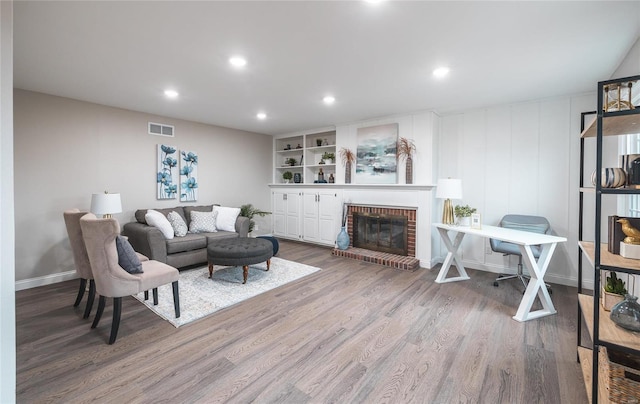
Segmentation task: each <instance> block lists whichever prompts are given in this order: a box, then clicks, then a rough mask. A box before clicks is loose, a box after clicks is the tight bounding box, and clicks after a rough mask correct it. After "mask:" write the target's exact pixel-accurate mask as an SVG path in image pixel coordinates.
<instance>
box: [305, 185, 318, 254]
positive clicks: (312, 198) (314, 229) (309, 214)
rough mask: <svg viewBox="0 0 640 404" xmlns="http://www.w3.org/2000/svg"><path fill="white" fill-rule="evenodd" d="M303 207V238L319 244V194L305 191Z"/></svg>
mask: <svg viewBox="0 0 640 404" xmlns="http://www.w3.org/2000/svg"><path fill="white" fill-rule="evenodd" d="M302 205H303V208H302V209H303V210H302V212H303V214H302V216H303V219H302V223H303V225H302V229H303V230H302V238H303V239H304V240H305V241H312V242H318V241H320V234H319V224H318V193H317V192H313V191H305V192H304V193H303V197H302Z"/></svg>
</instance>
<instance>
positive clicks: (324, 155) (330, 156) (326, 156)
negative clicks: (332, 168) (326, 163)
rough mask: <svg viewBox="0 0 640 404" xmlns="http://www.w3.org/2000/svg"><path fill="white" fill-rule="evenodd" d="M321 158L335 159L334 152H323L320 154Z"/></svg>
mask: <svg viewBox="0 0 640 404" xmlns="http://www.w3.org/2000/svg"><path fill="white" fill-rule="evenodd" d="M322 159H323V160H335V159H336V154H335V153H330V152H325V153H324V154H323V155H322Z"/></svg>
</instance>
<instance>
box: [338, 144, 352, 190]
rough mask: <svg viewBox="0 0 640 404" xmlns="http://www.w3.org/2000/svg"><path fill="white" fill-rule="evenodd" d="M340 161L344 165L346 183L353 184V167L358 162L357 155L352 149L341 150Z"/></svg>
mask: <svg viewBox="0 0 640 404" xmlns="http://www.w3.org/2000/svg"><path fill="white" fill-rule="evenodd" d="M339 153H340V159H341V160H342V163H343V164H344V183H345V184H351V165H352V164H353V163H355V162H356V154H355V153H354V152H352V151H351V150H350V149H347V148H344V147H343V148H342V149H340V152H339Z"/></svg>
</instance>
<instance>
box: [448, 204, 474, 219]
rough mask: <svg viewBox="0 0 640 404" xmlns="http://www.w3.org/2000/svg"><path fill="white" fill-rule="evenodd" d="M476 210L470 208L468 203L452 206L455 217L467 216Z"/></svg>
mask: <svg viewBox="0 0 640 404" xmlns="http://www.w3.org/2000/svg"><path fill="white" fill-rule="evenodd" d="M476 210H477V209H476V208H471V207H469V205H465V206H462V205H456V207H455V208H453V212H454V213H455V214H456V217H469V216H471V214H472V213H476Z"/></svg>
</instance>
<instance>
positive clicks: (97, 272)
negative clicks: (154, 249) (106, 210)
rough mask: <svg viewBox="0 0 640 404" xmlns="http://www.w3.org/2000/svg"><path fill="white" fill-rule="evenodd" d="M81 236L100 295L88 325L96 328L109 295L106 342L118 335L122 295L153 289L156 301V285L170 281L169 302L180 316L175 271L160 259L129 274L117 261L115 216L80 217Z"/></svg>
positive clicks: (113, 339)
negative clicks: (110, 314)
mask: <svg viewBox="0 0 640 404" xmlns="http://www.w3.org/2000/svg"><path fill="white" fill-rule="evenodd" d="M80 227H81V228H82V236H83V238H84V242H85V245H86V247H87V254H88V256H89V262H90V263H91V269H92V272H93V277H94V279H95V284H96V290H97V291H98V294H99V295H100V299H99V300H98V311H97V313H96V317H95V319H94V321H93V324H92V325H91V328H96V327H97V325H98V322H99V321H100V317H102V313H103V311H104V306H105V301H106V298H107V297H112V298H113V322H112V323H111V335H110V337H109V344H113V343H114V342H115V340H116V337H117V336H118V327H119V325H120V315H121V312H122V297H124V296H129V295H134V294H137V293H140V292H145V291H148V290H150V289H151V290H153V297H154V304H157V295H158V286H161V285H164V284H167V283H172V286H173V303H174V309H175V315H176V318H178V317H180V299H179V294H178V278H179V274H178V270H177V269H176V268H173V267H171V266H169V265H167V264H164V263H162V262H158V261H154V260H149V261H142V262H141V263H142V270H143V273H141V274H130V273H128V272H127V271H125V270H124V269H123V268H122V267H121V266H120V265H119V264H118V252H117V249H116V241H115V240H116V237H117V236H118V235H119V234H120V225H119V224H118V222H117V221H116V220H115V219H112V218H108V219H98V218H96V216H95V215H94V214H92V213H87V214H86V215H84V216H83V217H82V218H81V219H80Z"/></svg>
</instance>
